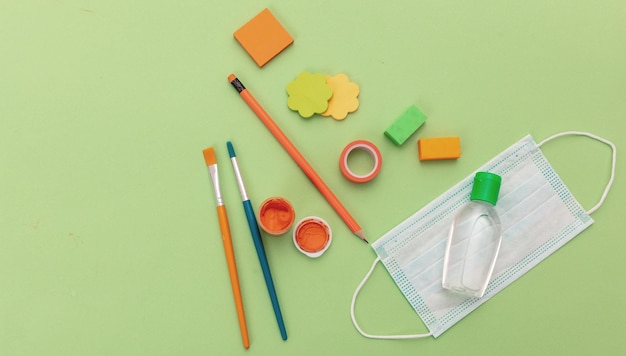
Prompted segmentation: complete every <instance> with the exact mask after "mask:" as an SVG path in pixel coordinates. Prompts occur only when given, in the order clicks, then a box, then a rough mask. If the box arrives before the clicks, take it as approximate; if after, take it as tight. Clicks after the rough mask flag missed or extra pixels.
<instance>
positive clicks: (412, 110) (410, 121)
mask: <svg viewBox="0 0 626 356" xmlns="http://www.w3.org/2000/svg"><path fill="white" fill-rule="evenodd" d="M424 121H426V115H424V113H423V112H421V111H420V109H418V108H417V106H415V105H411V106H410V107H409V108H408V109H407V110H406V111H405V112H404V114H402V115H401V116H400V117H399V118H397V119H396V121H394V122H393V124H391V126H389V128H388V129H387V131H385V136H387V137H388V138H389V139H390V140H391V142H393V143H395V144H396V145H398V146H400V145H402V144H403V143H404V141H406V140H407V139H408V138H409V137H410V136H411V135H412V134H413V133H414V132H415V131H417V129H418V128H419V127H420V126H422V124H423V123H424Z"/></svg>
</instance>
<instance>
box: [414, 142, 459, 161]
mask: <svg viewBox="0 0 626 356" xmlns="http://www.w3.org/2000/svg"><path fill="white" fill-rule="evenodd" d="M417 149H418V151H419V159H420V161H432V160H438V159H457V158H459V157H461V139H460V138H459V137H456V136H455V137H436V138H421V139H419V140H417Z"/></svg>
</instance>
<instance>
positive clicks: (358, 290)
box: [350, 257, 433, 340]
mask: <svg viewBox="0 0 626 356" xmlns="http://www.w3.org/2000/svg"><path fill="white" fill-rule="evenodd" d="M379 261H380V257H376V259H375V260H374V263H373V264H372V267H371V268H370V270H369V271H368V272H367V274H366V275H365V277H364V278H363V280H362V281H361V283H359V286H358V287H356V290H355V291H354V295H353V296H352V304H350V316H351V317H352V324H354V327H355V328H356V329H357V330H358V332H359V333H360V334H361V335H363V336H365V337H367V338H370V339H385V340H400V339H420V338H425V337H429V336H432V334H433V333H432V332H430V333H427V334H414V335H371V334H368V333H366V332H364V331H363V330H362V329H361V327H360V326H359V323H358V322H357V321H356V317H355V316H354V305H355V304H356V297H357V296H358V295H359V292H360V291H361V288H363V286H364V285H365V282H367V280H368V279H369V278H370V276H371V275H372V272H374V268H375V267H376V264H377V263H378V262H379Z"/></svg>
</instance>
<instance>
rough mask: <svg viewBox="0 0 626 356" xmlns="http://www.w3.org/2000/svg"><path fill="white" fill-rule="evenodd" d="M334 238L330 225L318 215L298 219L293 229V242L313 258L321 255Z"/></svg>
mask: <svg viewBox="0 0 626 356" xmlns="http://www.w3.org/2000/svg"><path fill="white" fill-rule="evenodd" d="M332 240H333V233H332V231H331V229H330V225H328V223H327V222H326V221H324V219H322V218H319V217H317V216H308V217H306V218H304V219H302V220H300V221H298V223H297V224H296V227H295V228H294V230H293V243H294V244H295V245H296V248H297V249H298V251H300V252H302V253H303V254H305V255H307V256H309V257H311V258H316V257H319V256H321V255H322V254H323V253H324V252H325V251H326V250H327V249H328V247H329V246H330V243H331V242H332Z"/></svg>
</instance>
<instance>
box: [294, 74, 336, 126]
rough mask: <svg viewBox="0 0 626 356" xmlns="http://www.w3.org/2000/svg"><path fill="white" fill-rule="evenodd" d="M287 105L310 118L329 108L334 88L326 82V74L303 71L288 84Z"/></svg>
mask: <svg viewBox="0 0 626 356" xmlns="http://www.w3.org/2000/svg"><path fill="white" fill-rule="evenodd" d="M287 94H289V98H288V99H287V106H289V109H291V110H293V111H297V112H298V113H299V114H300V116H302V117H305V118H308V117H311V116H313V115H314V114H321V113H323V112H324V111H326V109H328V99H330V98H331V97H332V96H333V90H332V88H331V87H330V86H329V85H328V84H326V76H325V75H323V74H320V73H316V74H311V73H309V72H302V73H300V74H298V77H297V78H296V79H295V80H294V81H292V82H290V83H289V84H287Z"/></svg>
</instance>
